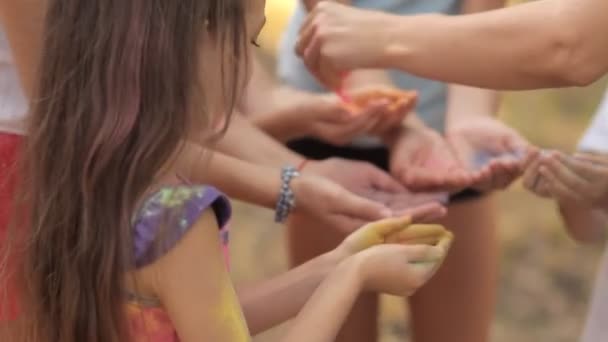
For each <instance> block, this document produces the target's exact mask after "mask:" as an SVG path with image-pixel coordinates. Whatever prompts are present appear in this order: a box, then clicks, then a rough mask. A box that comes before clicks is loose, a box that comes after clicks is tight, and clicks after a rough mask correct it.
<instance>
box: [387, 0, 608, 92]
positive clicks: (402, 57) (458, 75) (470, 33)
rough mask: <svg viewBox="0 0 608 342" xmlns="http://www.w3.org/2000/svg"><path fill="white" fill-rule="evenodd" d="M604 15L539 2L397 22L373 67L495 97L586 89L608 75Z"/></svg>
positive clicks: (601, 4)
mask: <svg viewBox="0 0 608 342" xmlns="http://www.w3.org/2000/svg"><path fill="white" fill-rule="evenodd" d="M607 11H608V2H606V1H602V0H581V1H570V0H540V1H534V2H530V3H526V4H522V5H517V6H512V7H509V8H505V9H500V10H496V11H490V12H486V13H481V14H470V15H462V16H442V15H420V16H412V17H399V19H398V23H397V21H396V20H393V25H391V27H392V28H391V29H389V31H390V32H389V33H388V34H389V36H390V41H391V43H389V44H388V46H387V48H386V51H385V53H384V58H382V61H380V64H381V65H380V66H382V67H386V68H399V69H403V70H406V71H408V72H411V73H413V74H416V75H418V76H422V77H426V78H432V79H438V80H442V81H446V82H451V83H461V84H467V85H472V86H478V87H486V88H495V89H532V88H542V87H555V86H569V85H576V84H583V83H588V82H589V81H590V80H592V79H595V78H597V77H598V75H601V74H602V73H604V72H605V71H606V69H607V68H608V62H607V61H606V59H605V56H606V55H608V44H606V36H605V35H603V34H600V33H601V32H605V31H606V30H607V29H608V28H607V26H608V23H607V22H606V20H604V19H603V17H604V13H606V12H607ZM420 27H424V28H425V29H424V30H420V29H419V28H420ZM565 28H567V29H565ZM447 32H449V34H446V33H447Z"/></svg>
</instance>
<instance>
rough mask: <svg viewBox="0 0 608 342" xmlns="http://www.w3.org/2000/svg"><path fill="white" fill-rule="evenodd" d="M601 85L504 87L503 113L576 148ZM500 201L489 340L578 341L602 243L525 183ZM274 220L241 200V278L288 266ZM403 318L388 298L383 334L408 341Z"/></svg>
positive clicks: (236, 241)
mask: <svg viewBox="0 0 608 342" xmlns="http://www.w3.org/2000/svg"><path fill="white" fill-rule="evenodd" d="M604 85H605V82H599V83H598V84H596V85H594V86H592V87H589V88H586V89H566V90H552V91H537V92H521V93H511V94H507V95H506V96H505V101H504V105H503V108H502V110H501V118H502V119H504V120H505V121H506V122H507V123H509V124H511V125H513V126H514V127H516V128H517V129H518V130H519V131H520V132H522V134H524V135H525V136H526V137H527V138H528V139H530V141H532V142H533V143H535V144H538V145H540V146H545V147H556V148H561V149H564V150H572V148H573V146H575V142H576V141H577V139H578V137H579V135H580V134H581V132H582V131H583V129H584V127H585V126H586V123H587V120H588V119H589V117H590V115H591V113H593V110H594V108H595V106H596V105H597V103H598V101H599V98H600V96H601V93H602V90H603V87H604ZM499 201H500V205H501V207H500V208H501V216H500V233H501V234H500V236H501V241H502V257H501V259H500V261H499V264H500V288H499V298H498V307H497V310H496V316H495V321H494V329H493V338H492V341H493V342H512V341H518V342H538V341H553V342H561V341H564V342H566V341H567V342H571V341H575V340H576V337H577V336H578V335H579V333H580V330H581V327H582V323H583V320H584V317H585V313H586V309H587V300H588V298H589V294H590V290H591V286H592V284H593V278H594V272H595V268H596V266H597V262H598V259H599V256H600V254H601V248H600V247H588V246H579V245H576V244H575V243H574V242H572V241H571V240H569V239H568V237H567V236H566V235H565V233H564V230H563V227H562V224H561V222H560V220H559V217H558V216H557V213H556V211H555V210H554V209H555V208H554V205H553V203H551V202H549V201H545V200H540V199H537V198H534V197H533V196H531V195H530V194H528V193H526V192H525V191H524V190H523V189H522V187H521V185H520V184H516V185H514V186H513V187H512V188H511V189H510V190H508V191H506V192H504V193H502V194H500V195H499ZM271 222H272V215H271V213H270V212H269V211H267V210H263V209H258V208H255V207H252V206H248V205H244V204H237V205H236V217H235V220H234V221H233V223H232V232H233V233H232V234H233V235H232V236H233V240H232V242H233V243H232V254H233V274H234V278H235V280H236V281H237V283H244V282H248V281H252V280H255V279H260V278H263V277H267V276H270V275H272V274H276V273H278V272H282V271H283V270H285V267H286V257H285V246H284V243H283V242H284V241H283V239H284V235H283V229H282V227H280V226H276V225H274V224H272V223H271ZM406 317H407V314H406V310H405V307H404V305H403V304H402V301H401V300H399V299H396V298H389V297H387V298H384V299H383V306H382V315H381V323H382V340H381V341H382V342H393V341H395V342H396V341H407V340H408V339H407V335H408V333H407V332H408V326H407V319H406ZM280 333H281V327H279V328H278V329H275V330H273V331H270V332H268V333H265V334H262V335H260V336H258V337H256V339H255V341H256V342H270V341H275V340H276V337H277V336H280Z"/></svg>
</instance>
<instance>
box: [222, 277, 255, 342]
mask: <svg viewBox="0 0 608 342" xmlns="http://www.w3.org/2000/svg"><path fill="white" fill-rule="evenodd" d="M221 287H222V288H221V294H220V298H219V300H218V307H217V308H216V310H215V312H216V317H217V319H218V325H219V326H221V327H222V328H223V329H225V330H226V331H229V332H230V339H229V340H230V341H234V342H248V341H251V335H250V333H249V328H248V327H247V323H246V321H245V317H244V316H243V311H242V310H241V306H240V304H239V301H238V298H237V295H236V292H235V290H234V287H233V286H232V283H231V281H230V279H229V277H228V275H225V276H222V281H221Z"/></svg>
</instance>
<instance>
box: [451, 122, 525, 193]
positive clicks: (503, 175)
mask: <svg viewBox="0 0 608 342" xmlns="http://www.w3.org/2000/svg"><path fill="white" fill-rule="evenodd" d="M446 139H447V141H448V143H449V144H450V146H451V148H452V150H453V151H454V154H455V155H456V156H457V157H458V159H459V160H460V161H461V163H462V164H463V165H464V166H465V168H466V169H467V170H468V171H470V172H471V174H473V177H474V179H475V181H474V183H473V184H472V185H471V186H472V187H473V188H475V189H477V190H480V191H491V190H496V189H504V188H506V187H508V186H509V185H510V184H511V183H512V182H513V181H515V180H516V179H517V178H519V177H520V176H521V175H522V174H523V172H524V164H525V155H526V150H527V148H528V142H527V141H526V140H525V139H524V138H522V137H521V135H519V133H517V132H516V131H515V130H514V129H512V128H510V127H509V126H507V125H505V124H504V123H502V122H500V121H499V120H497V119H495V118H491V117H480V118H476V119H475V120H466V121H465V120H462V121H461V122H460V123H458V124H456V125H452V126H451V127H450V128H449V130H448V131H447V132H446Z"/></svg>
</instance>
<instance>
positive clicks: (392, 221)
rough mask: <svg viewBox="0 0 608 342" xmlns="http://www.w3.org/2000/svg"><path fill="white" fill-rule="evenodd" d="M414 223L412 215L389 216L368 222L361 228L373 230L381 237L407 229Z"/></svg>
mask: <svg viewBox="0 0 608 342" xmlns="http://www.w3.org/2000/svg"><path fill="white" fill-rule="evenodd" d="M411 223H412V218H411V217H410V216H403V217H396V218H388V219H384V220H380V221H376V222H372V223H368V224H367V225H365V226H363V227H362V228H361V229H364V230H368V231H373V232H375V233H376V234H377V235H378V236H380V237H383V238H384V237H387V236H389V235H392V234H395V233H398V232H400V231H402V230H405V229H406V228H407V227H409V225H410V224H411Z"/></svg>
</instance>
